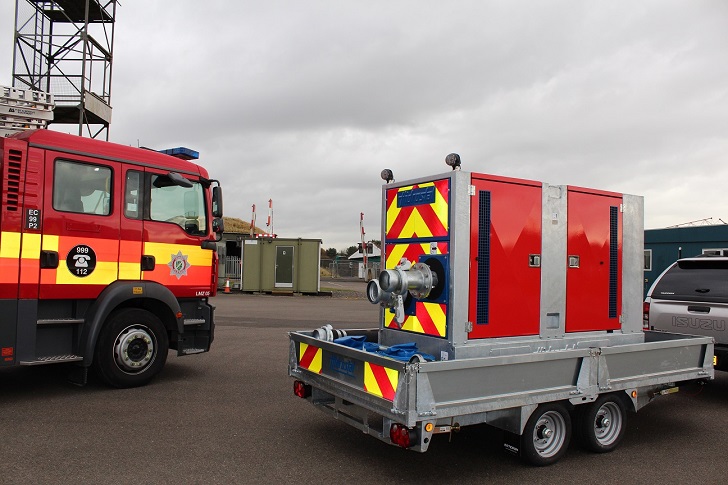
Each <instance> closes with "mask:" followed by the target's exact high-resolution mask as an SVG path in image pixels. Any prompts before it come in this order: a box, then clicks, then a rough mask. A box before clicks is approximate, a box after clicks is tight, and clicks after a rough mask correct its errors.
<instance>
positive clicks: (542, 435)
mask: <svg viewBox="0 0 728 485" xmlns="http://www.w3.org/2000/svg"><path fill="white" fill-rule="evenodd" d="M570 439H571V417H570V416H569V413H568V412H567V411H566V409H565V408H564V406H562V405H561V404H556V403H548V404H542V405H540V406H539V407H538V408H536V411H534V412H533V414H531V417H530V418H528V421H527V422H526V427H525V428H524V430H523V434H522V435H521V456H522V457H523V458H524V460H526V461H527V462H528V463H530V464H531V465H535V466H546V465H551V464H553V463H556V462H557V461H559V460H560V459H561V457H562V456H564V453H566V449H567V448H568V447H569V441H570Z"/></svg>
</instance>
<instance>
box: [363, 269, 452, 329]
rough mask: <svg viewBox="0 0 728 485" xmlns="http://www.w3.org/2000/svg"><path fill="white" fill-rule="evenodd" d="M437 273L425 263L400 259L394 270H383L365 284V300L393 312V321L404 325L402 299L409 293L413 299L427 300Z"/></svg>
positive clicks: (436, 280)
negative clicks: (374, 278) (413, 262)
mask: <svg viewBox="0 0 728 485" xmlns="http://www.w3.org/2000/svg"><path fill="white" fill-rule="evenodd" d="M437 283H438V278H437V273H435V272H434V271H432V269H431V268H430V267H429V266H428V265H426V264H425V263H415V264H412V263H411V262H410V261H409V260H408V259H407V258H402V259H401V260H400V262H399V264H398V265H397V266H395V267H394V269H385V270H384V271H382V272H381V273H379V278H378V279H376V280H371V281H370V282H369V284H367V299H368V300H369V301H370V302H371V303H379V304H380V305H382V306H383V307H385V308H390V309H392V310H393V311H394V320H395V322H397V324H399V325H400V326H401V325H402V323H404V297H405V296H406V295H407V293H408V292H409V294H410V295H412V296H413V297H414V298H417V299H418V300H422V299H424V298H427V297H428V296H429V295H430V293H431V292H432V290H433V289H434V288H435V287H436V286H437Z"/></svg>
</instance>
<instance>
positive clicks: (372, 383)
mask: <svg viewBox="0 0 728 485" xmlns="http://www.w3.org/2000/svg"><path fill="white" fill-rule="evenodd" d="M398 382H399V372H397V371H396V370H394V369H390V368H388V367H383V366H381V365H376V364H371V363H369V362H364V390H365V391H366V392H368V393H369V394H374V395H375V396H379V397H382V398H384V399H387V400H388V401H394V395H395V394H396V392H397V383H398Z"/></svg>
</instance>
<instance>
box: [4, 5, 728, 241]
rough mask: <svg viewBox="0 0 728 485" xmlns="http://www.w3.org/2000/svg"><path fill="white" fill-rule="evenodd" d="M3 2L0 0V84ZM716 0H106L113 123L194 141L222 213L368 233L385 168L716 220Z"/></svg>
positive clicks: (719, 36)
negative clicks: (270, 214)
mask: <svg viewBox="0 0 728 485" xmlns="http://www.w3.org/2000/svg"><path fill="white" fill-rule="evenodd" d="M14 5H15V2H14V1H11V0H3V1H2V2H0V84H4V85H8V84H10V82H11V74H12V50H13V27H14ZM727 53H728V2H725V1H723V0H714V1H708V0H706V1H700V0H690V1H688V0H682V1H675V0H654V1H637V2H635V1H633V0H631V1H620V0H617V1H608V2H605V1H583V0H573V1H555V0H552V1H546V2H544V1H535V0H534V1H530V2H527V1H505V0H504V1H490V0H487V1H486V0H472V1H459V0H449V1H447V2H432V1H423V0H419V1H415V0H411V1H397V0H388V1H378V0H367V1H366V2H364V1H361V2H353V1H349V2H346V1H333V0H332V1H313V0H309V1H292V0H289V1H275V0H266V1H260V0H258V1H247V0H241V1H236V2H230V1H229V0H226V1H222V0H207V1H205V2H199V1H188V0H176V1H175V2H162V1H151V0H149V1H135V0H126V1H123V2H122V5H121V7H120V8H119V9H118V12H117V22H116V41H115V46H114V54H115V58H114V71H113V84H112V106H113V119H112V123H111V130H110V139H111V140H112V141H115V142H118V143H122V144H128V145H137V143H140V144H141V145H145V146H149V147H154V148H160V149H161V148H170V147H176V146H186V147H189V148H192V149H194V150H197V151H199V152H200V155H201V161H200V163H201V164H202V165H204V166H205V167H206V168H207V169H208V170H209V172H210V174H211V176H213V177H215V178H219V179H221V180H222V182H223V186H224V191H225V211H226V215H228V216H234V217H240V218H242V219H244V220H247V221H249V220H250V218H251V205H252V204H256V205H257V206H258V209H259V210H258V219H257V221H258V225H259V226H262V225H264V224H265V219H266V216H267V202H268V199H270V198H272V199H273V205H274V211H275V212H274V229H275V232H277V233H278V234H279V235H281V236H284V237H304V238H321V239H323V247H325V248H326V247H336V248H338V249H343V248H345V247H347V246H350V245H352V244H354V243H355V242H356V241H357V239H358V237H359V213H360V212H364V213H365V229H366V232H367V237H368V238H369V239H379V238H380V227H379V223H380V202H381V200H380V199H381V188H380V187H381V180H380V179H379V172H380V171H381V169H382V168H385V167H386V168H391V169H392V170H393V171H394V174H395V178H396V179H397V180H404V179H408V178H415V177H421V176H425V175H430V174H435V173H442V172H445V171H447V170H448V167H446V165H445V164H444V158H445V156H446V155H447V154H448V153H450V152H457V153H459V154H460V155H461V157H462V160H463V169H464V170H468V171H474V172H485V173H493V174H498V175H506V176H511V177H521V178H529V179H534V180H542V181H545V182H549V183H552V184H570V185H581V186H587V187H594V188H599V189H605V190H613V191H617V192H626V193H632V194H638V195H644V196H645V216H646V227H648V228H655V227H664V226H669V225H674V224H680V223H685V222H688V221H692V220H696V219H703V218H707V217H712V218H713V221H714V222H719V221H718V218H722V219H723V220H725V221H727V222H728V191H727V190H726V183H727V181H728V163H726V162H727V161H728V54H727Z"/></svg>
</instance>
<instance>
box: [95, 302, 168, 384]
mask: <svg viewBox="0 0 728 485" xmlns="http://www.w3.org/2000/svg"><path fill="white" fill-rule="evenodd" d="M168 350H169V339H168V337H167V331H166V329H165V328H164V324H163V323H162V321H161V320H160V319H159V318H157V316H156V315H154V314H152V313H150V312H148V311H146V310H142V309H139V308H124V309H122V310H119V311H118V312H115V313H113V314H112V315H111V316H110V317H109V318H108V320H107V321H106V323H105V324H104V327H103V328H102V329H101V334H100V335H99V340H98V342H97V343H96V352H95V354H94V368H95V370H96V373H97V374H98V375H99V377H100V378H101V379H102V380H103V381H105V382H106V383H107V384H109V385H111V386H113V387H122V388H123V387H136V386H143V385H144V384H146V383H148V382H149V381H150V380H151V379H152V378H153V377H154V376H155V375H156V374H157V373H159V371H161V370H162V367H164V363H165V362H166V360H167V351H168Z"/></svg>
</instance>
